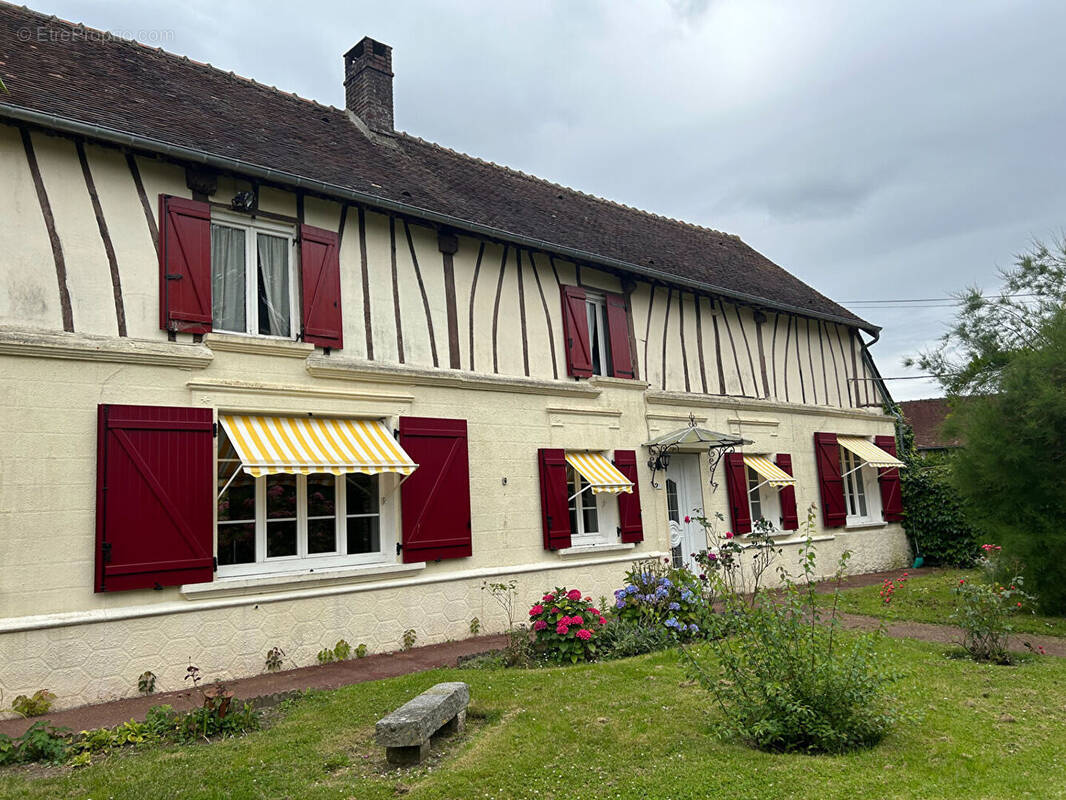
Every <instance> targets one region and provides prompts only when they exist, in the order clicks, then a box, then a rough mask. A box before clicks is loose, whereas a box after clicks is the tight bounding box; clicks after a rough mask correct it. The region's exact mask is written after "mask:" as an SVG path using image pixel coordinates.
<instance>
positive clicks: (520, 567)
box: [0, 4, 907, 705]
mask: <svg viewBox="0 0 1066 800" xmlns="http://www.w3.org/2000/svg"><path fill="white" fill-rule="evenodd" d="M391 69H392V65H391V51H390V49H389V48H388V47H386V46H384V45H382V44H381V43H378V42H375V41H373V40H371V39H364V40H363V41H362V42H360V43H359V44H358V45H356V47H354V48H352V50H351V51H349V52H348V53H347V54H346V55H345V87H346V92H347V108H345V109H336V108H330V107H325V106H321V105H319V104H316V103H314V102H311V101H308V100H304V99H301V98H297V97H295V96H293V95H289V94H286V93H284V92H281V91H278V90H276V89H273V88H270V87H265V86H262V85H260V84H257V83H255V82H254V81H250V80H247V79H244V78H240V77H237V76H234V75H232V74H227V73H224V72H221V71H219V70H216V69H214V68H212V67H210V66H208V65H202V64H197V63H195V62H191V61H189V60H188V59H184V58H180V57H176V56H173V55H170V54H167V53H164V52H162V51H157V50H153V49H149V48H145V47H142V46H140V45H136V44H132V43H128V42H123V41H116V40H111V39H109V38H108V37H107V36H106V35H103V34H99V32H95V31H90V30H87V29H84V28H81V27H78V26H73V25H70V24H68V23H65V22H62V21H58V20H55V19H54V18H46V17H43V16H40V15H37V14H35V13H34V12H31V11H27V10H25V9H22V8H17V7H14V6H9V5H6V4H0V77H2V78H3V81H4V83H5V84H6V86H7V87H8V93H7V94H0V186H2V187H3V191H2V192H0V220H3V225H2V226H0V374H2V376H3V382H2V384H0V385H2V398H3V403H2V408H3V419H4V424H3V426H2V428H0V457H2V459H3V477H2V483H0V553H2V556H3V558H2V563H3V575H2V577H0V643H2V646H0V687H2V688H3V689H4V693H5V696H6V695H8V694H11V695H14V694H18V693H20V692H32V691H33V690H36V689H38V688H47V689H50V690H52V691H54V692H56V693H57V694H58V695H59V696H60V702H61V703H63V704H65V705H73V704H77V703H80V702H91V701H93V700H96V699H100V698H106V697H113V696H121V695H126V694H131V693H133V692H134V691H135V690H136V678H137V676H138V675H139V674H140V673H142V672H144V671H145V670H151V671H152V672H154V673H155V674H156V675H157V676H159V679H160V687H161V688H176V687H177V686H178V685H180V683H181V676H182V675H183V674H184V667H185V666H186V665H187V664H188V663H189V660H190V659H191V660H192V661H194V662H196V663H197V664H198V665H199V666H200V667H201V669H202V670H203V671H204V672H205V673H206V674H209V675H217V676H219V677H235V676H243V675H248V674H253V673H256V672H259V671H262V669H263V668H264V667H263V661H264V657H265V653H266V651H267V650H268V649H270V648H271V647H275V646H277V647H280V648H282V649H283V650H284V651H285V652H286V653H288V654H289V655H290V656H291V657H293V658H294V659H295V660H296V661H297V662H298V663H303V664H306V663H311V662H313V660H314V655H315V653H317V652H318V651H319V650H320V649H322V648H323V647H326V646H327V645H330V644H332V643H334V642H336V641H337V640H338V639H340V638H344V639H346V640H348V641H350V642H352V643H353V644H354V643H359V642H365V643H366V644H367V645H368V646H369V648H370V649H371V650H372V651H374V650H388V649H394V648H396V647H397V646H398V644H399V642H400V641H401V639H402V637H403V633H404V631H405V630H408V629H414V630H415V632H416V635H417V640H418V641H419V642H420V643H429V642H435V641H442V640H444V639H447V638H458V637H460V636H463V635H468V631H469V628H470V620H471V619H472V618H473V617H477V618H479V620H480V621H481V623H482V626H483V628H484V629H486V630H494V629H499V628H500V627H501V626H502V624H503V620H502V619H499V618H498V614H497V610H496V609H495V607H494V605H493V604H492V601H491V599H490V600H488V602H486V597H485V593H484V592H483V591H481V589H480V587H481V584H482V582H483V581H485V580H503V579H515V580H517V581H518V582H519V585H520V588H521V591H522V596H523V597H525V596H533V595H534V594H536V593H537V592H538V591H539V590H541V589H543V588H550V587H553V586H558V585H567V586H571V587H578V588H581V589H582V590H583V591H584V592H586V593H588V594H590V595H592V596H594V597H598V596H601V595H608V596H609V594H610V591H611V590H612V589H613V588H616V586H617V585H618V582H619V580H620V579H621V576H622V574H623V572H624V571H625V569H626V568H627V567H628V565H629V564H630V563H631V562H632V561H633V560H635V559H640V558H648V557H656V558H672V559H674V560H675V562H677V563H684V562H686V561H687V560H688V558H689V554H690V553H692V552H695V551H696V550H698V549H700V548H701V547H706V541H705V539H704V538H703V533H702V529H701V528H700V527H699V525H698V524H697V523H696V522H695V521H694V518H695V517H697V516H703V515H705V516H707V517H712V518H713V516H714V515H715V514H716V513H720V514H722V515H723V516H724V517H725V522H724V523H723V527H728V528H730V529H731V530H733V531H735V532H736V533H737V534H738V535H741V536H742V535H744V534H746V533H748V532H750V531H751V530H752V529H753V528H754V527H757V526H760V525H762V526H770V527H771V528H772V529H773V532H774V534H775V536H777V537H778V540H779V541H780V542H781V545H782V547H783V548H784V549H785V551H786V555H789V554H794V553H795V549H796V543H797V542H798V540H799V536H800V531H799V529H800V527H801V522H802V521H803V520H804V519H805V518H806V509H807V508H808V507H809V506H810V505H811V504H814V505H815V506H816V507H817V509H818V510H817V514H816V523H815V531H814V534H815V539H816V540H817V541H818V547H819V552H820V554H822V563H821V566H822V568H823V569H825V570H831V569H832V566H833V564H834V563H835V560H836V558H837V556H838V555H839V554H840V553H841V552H842V551H843V550H845V549H849V550H852V551H853V552H854V554H855V555H854V557H853V559H852V562H851V568H852V569H854V570H858V571H862V570H874V569H879V568H888V567H891V566H895V565H898V564H901V563H903V562H904V561H905V559H906V557H907V544H906V539H905V537H904V535H903V532H902V529H901V528H900V526H899V524H898V522H899V519H900V516H901V510H900V507H899V491H898V486H899V484H898V476H897V474H896V473H895V470H894V468H893V461H892V459H891V454H892V453H894V439H893V430H894V428H893V420H892V418H890V417H887V416H885V415H884V414H883V413H882V410H881V409H882V400H883V397H884V390H883V385H882V384H881V383H880V380H879V378H878V375H877V371H876V368H875V367H874V365H873V362H872V360H871V358H870V354H869V351H868V345H869V343H870V342H871V341H873V340H876V334H877V328H876V327H874V326H872V325H870V324H869V323H867V322H865V321H863V320H861V319H859V318H857V317H855V316H854V315H853V314H851V313H850V312H848V311H847V310H846V309H844V308H842V307H841V306H839V305H837V304H836V303H834V302H832V301H831V300H829V299H828V298H826V297H824V296H822V295H821V294H819V293H818V292H816V291H815V290H813V289H812V288H810V287H809V286H807V285H805V284H803V283H802V282H801V281H799V280H798V279H796V278H795V277H793V276H792V275H790V274H788V273H787V272H785V271H784V270H782V269H781V268H780V267H778V266H776V265H775V264H773V263H772V262H770V261H769V260H768V259H766V258H765V257H763V256H761V255H760V254H759V253H757V252H755V251H754V250H753V249H751V248H750V247H748V246H747V245H746V244H744V243H743V242H742V241H741V240H740V239H738V238H736V237H734V236H731V235H728V234H724V233H720V232H718V231H714V230H710V229H707V228H701V227H698V226H695V225H689V224H687V223H682V222H678V221H675V220H670V219H665V218H662V217H658V216H655V215H652V214H648V213H645V212H642V211H638V210H636V209H632V208H629V207H626V206H621V205H618V204H614V203H611V202H609V201H606V200H602V199H599V198H595V197H591V196H588V195H585V194H582V193H580V192H576V191H574V190H572V189H568V188H565V187H562V186H558V185H555V184H552V183H548V182H546V181H542V180H540V179H537V178H534V177H531V176H528V175H525V174H522V173H519V172H515V171H512V170H509V169H506V168H504V167H500V166H497V165H495V164H490V163H486V162H484V161H480V160H478V159H475V158H471V157H469V156H465V155H462V154H459V153H456V152H453V151H450V150H447V149H445V148H442V147H439V146H437V145H434V144H430V143H427V142H425V141H422V140H420V139H417V138H414V137H411V136H409V135H407V134H404V133H400V132H397V131H395V130H393V127H392V84H391V80H392V72H391ZM695 429H708V430H712V431H718V432H721V433H724V434H727V435H730V436H733V437H736V438H737V439H742V440H745V444H744V445H743V446H742V447H739V448H738V449H737V450H736V452H734V453H731V454H729V455H728V456H726V458H725V459H724V460H723V462H722V464H721V465H720V466H719V468H718V471H717V472H716V474H714V475H712V474H711V472H710V460H709V458H708V451H707V449H706V447H704V446H703V445H701V444H693V443H692V441H690V440H688V439H683V438H679V439H678V442H679V444H678V445H677V446H675V447H673V448H672V450H671V453H672V455H671V457H670V458H669V459H667V460H666V463H664V462H663V461H660V462H659V463H658V464H656V466H658V467H660V468H664V469H662V470H661V471H658V472H656V473H653V471H652V469H651V466H652V464H651V463H650V462H651V455H650V450H649V448H648V447H647V446H646V445H648V444H649V443H652V442H655V441H657V440H661V439H662V438H663V437H669V436H672V435H675V434H678V435H679V436H683V435H684V434H685V432H686V431H689V430H695ZM716 484H718V485H720V486H721V488H720V489H718V490H716V489H715V485H716Z"/></svg>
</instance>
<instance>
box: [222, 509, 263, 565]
mask: <svg viewBox="0 0 1066 800" xmlns="http://www.w3.org/2000/svg"><path fill="white" fill-rule="evenodd" d="M253 502H254V501H253ZM254 561H255V523H254V522H242V523H238V524H236V525H219V526H218V564H219V566H220V567H224V566H226V565H227V564H250V563H252V562H254Z"/></svg>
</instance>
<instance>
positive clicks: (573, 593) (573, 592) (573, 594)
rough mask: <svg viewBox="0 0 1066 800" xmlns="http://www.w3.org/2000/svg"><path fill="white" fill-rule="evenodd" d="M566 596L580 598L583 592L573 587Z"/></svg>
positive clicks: (574, 598) (572, 598) (573, 598)
mask: <svg viewBox="0 0 1066 800" xmlns="http://www.w3.org/2000/svg"><path fill="white" fill-rule="evenodd" d="M566 596H567V597H569V598H570V599H571V600H580V599H581V592H579V591H578V590H577V589H571V590H570V591H569V592H567V593H566Z"/></svg>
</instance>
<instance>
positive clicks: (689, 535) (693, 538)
mask: <svg viewBox="0 0 1066 800" xmlns="http://www.w3.org/2000/svg"><path fill="white" fill-rule="evenodd" d="M666 511H667V517H668V518H669V522H670V551H671V554H672V557H673V565H674V566H675V567H688V568H689V569H691V570H692V571H693V572H698V571H699V570H698V569H697V567H696V563H695V561H694V560H693V558H692V554H693V553H697V552H699V551H700V550H706V549H707V537H706V534H705V533H704V531H703V526H702V525H700V523H699V522H697V521H696V517H702V516H703V483H702V481H701V479H700V457H699V456H698V455H682V454H675V455H674V456H673V457H672V458H671V459H670V467H669V468H668V469H667V471H666ZM686 520H688V521H687V522H686Z"/></svg>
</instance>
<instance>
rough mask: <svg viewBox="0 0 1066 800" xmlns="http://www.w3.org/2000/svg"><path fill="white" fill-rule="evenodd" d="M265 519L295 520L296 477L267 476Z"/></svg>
mask: <svg viewBox="0 0 1066 800" xmlns="http://www.w3.org/2000/svg"><path fill="white" fill-rule="evenodd" d="M266 487H267V488H266V503H267V507H266V516H267V519H296V476H295V475H267V477H266Z"/></svg>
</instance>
